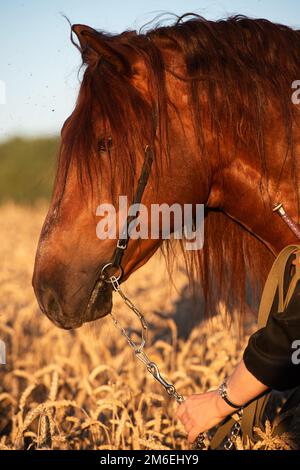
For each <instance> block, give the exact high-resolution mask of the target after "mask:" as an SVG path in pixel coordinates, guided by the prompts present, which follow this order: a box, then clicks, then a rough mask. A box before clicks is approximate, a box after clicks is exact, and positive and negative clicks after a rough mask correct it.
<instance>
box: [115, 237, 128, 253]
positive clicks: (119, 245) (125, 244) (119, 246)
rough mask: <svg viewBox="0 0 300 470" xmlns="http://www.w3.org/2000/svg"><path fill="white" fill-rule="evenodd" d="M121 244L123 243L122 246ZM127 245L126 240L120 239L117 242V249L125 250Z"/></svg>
mask: <svg viewBox="0 0 300 470" xmlns="http://www.w3.org/2000/svg"><path fill="white" fill-rule="evenodd" d="M122 242H123V245H122ZM127 243H128V240H127V239H123V238H120V239H119V240H118V242H117V248H120V250H126V248H127Z"/></svg>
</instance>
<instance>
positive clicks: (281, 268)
mask: <svg viewBox="0 0 300 470" xmlns="http://www.w3.org/2000/svg"><path fill="white" fill-rule="evenodd" d="M293 253H295V254H296V270H295V274H294V276H293V278H292V280H291V282H290V285H289V289H288V292H287V294H286V296H285V298H284V272H285V267H286V263H287V260H288V258H289V257H290V255H291V254H293ZM299 279H300V245H288V246H286V247H285V248H283V249H282V250H281V252H280V253H279V255H278V256H277V258H276V259H275V261H274V263H273V265H272V268H271V270H270V272H269V275H268V277H267V280H266V283H265V286H264V290H263V293H262V297H261V301H260V305H259V311H258V329H261V328H263V327H264V326H265V325H266V324H267V321H268V318H269V314H270V311H271V307H272V304H273V301H274V297H275V294H276V290H277V288H278V311H279V312H283V311H284V308H285V307H286V306H287V305H288V302H289V301H290V299H291V296H292V294H293V292H294V289H295V287H296V283H297V281H298V280H299ZM269 395H270V394H269V393H268V394H265V395H264V396H262V397H260V398H258V399H257V400H254V401H253V402H251V403H250V404H249V405H248V406H247V407H245V408H244V412H243V417H242V421H241V427H242V433H243V442H244V443H245V442H246V439H247V437H248V438H250V439H251V440H253V439H254V431H253V428H254V427H256V426H257V427H258V426H260V424H261V419H262V416H263V413H264V410H265V407H266V405H267V402H268V399H269ZM234 422H235V420H234V419H233V418H231V419H229V420H228V421H226V422H225V423H224V424H223V425H221V426H220V427H219V428H218V430H217V432H216V433H215V435H214V437H213V438H212V441H211V445H210V447H211V449H217V448H218V447H219V446H220V445H221V443H222V442H223V440H224V439H225V437H226V435H227V434H228V432H229V430H230V429H231V427H232V426H233V424H234Z"/></svg>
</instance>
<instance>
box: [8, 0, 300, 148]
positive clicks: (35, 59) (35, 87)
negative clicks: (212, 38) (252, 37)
mask: <svg viewBox="0 0 300 470" xmlns="http://www.w3.org/2000/svg"><path fill="white" fill-rule="evenodd" d="M162 12H171V13H176V14H177V15H180V14H183V13H186V12H194V13H198V14H201V15H202V16H204V17H206V18H209V19H219V18H224V17H226V16H228V15H230V14H237V13H240V14H245V15H248V16H250V17H254V18H258V17H264V18H267V19H270V20H271V21H275V22H280V23H284V24H287V25H290V26H292V27H297V28H299V29H300V2H299V0H285V1H282V0H217V1H214V0H213V1H208V0H191V1H188V0H181V1H179V0H151V1H149V0H148V1H142V0H139V1H138V0H123V1H122V0H84V1H83V0H0V140H6V139H8V138H10V137H13V136H28V137H30V136H40V135H44V136H50V135H56V134H58V133H59V132H60V129H61V127H62V125H63V123H64V121H65V119H66V118H67V117H68V116H69V114H70V113H71V112H72V110H73V108H74V104H75V101H76V96H77V93H78V89H79V79H78V70H79V67H80V64H81V59H80V54H79V52H78V51H77V49H76V48H75V47H74V46H73V45H72V44H71V42H70V27H69V24H68V22H67V21H66V19H65V18H64V17H63V15H66V16H67V17H68V18H69V20H70V21H71V23H82V24H87V25H89V26H92V27H94V28H96V29H102V30H106V31H110V32H112V33H120V32H122V31H124V30H126V29H133V30H138V29H139V28H140V27H141V26H142V25H143V24H145V23H147V22H148V21H150V20H151V19H153V18H154V17H155V16H156V15H158V14H159V13H162ZM299 78H300V77H299Z"/></svg>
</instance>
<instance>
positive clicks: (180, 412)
mask: <svg viewBox="0 0 300 470" xmlns="http://www.w3.org/2000/svg"><path fill="white" fill-rule="evenodd" d="M185 411H186V405H185V403H181V405H180V406H179V407H178V409H177V413H176V415H177V418H179V419H180V420H181V417H182V415H183V414H184V413H185Z"/></svg>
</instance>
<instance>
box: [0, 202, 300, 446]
mask: <svg viewBox="0 0 300 470" xmlns="http://www.w3.org/2000/svg"><path fill="white" fill-rule="evenodd" d="M45 210H46V209H45V207H44V206H40V207H39V208H24V207H21V206H16V205H13V204H6V205H4V206H2V207H1V208H0V219H1V232H0V259H1V266H0V289H1V296H0V299H1V300H0V302H1V304H0V339H2V340H3V341H5V343H6V348H7V364H6V365H5V366H4V365H1V366H0V449H1V450H5V449H136V450H137V449H166V450H171V449H188V448H189V445H188V443H187V441H186V439H185V433H184V430H183V427H182V426H181V424H180V423H179V422H178V420H177V419H176V416H175V412H176V407H177V405H176V403H173V402H172V400H170V399H169V398H168V397H167V396H166V394H165V393H164V391H163V390H162V389H161V388H160V386H159V385H158V384H157V383H156V382H155V380H154V379H153V378H152V377H151V376H150V375H149V374H148V373H147V372H146V371H145V369H144V367H143V365H142V364H140V363H139V362H137V360H136V359H135V358H134V356H133V353H132V351H131V349H130V348H129V345H128V344H127V343H126V341H125V339H124V338H123V337H122V336H121V334H120V332H119V331H118V330H116V328H115V326H114V324H113V322H112V319H111V318H110V317H107V318H105V319H104V320H101V321H99V322H97V323H96V324H91V325H86V326H84V327H82V328H81V329H79V330H76V331H63V330H60V329H58V328H57V327H55V326H54V325H52V324H51V323H50V321H49V320H48V319H47V318H46V317H44V316H43V315H42V314H41V312H40V311H39V309H38V306H37V303H36V301H35V298H34V294H33V291H32V287H31V275H32V269H33V262H34V253H35V249H36V244H37V240H38V235H39V231H40V229H41V224H42V221H43V218H44V215H45ZM173 278H174V283H173V284H171V283H170V282H169V275H168V273H167V271H166V268H165V265H164V260H163V258H161V257H160V255H156V256H155V257H154V258H153V259H152V260H150V262H149V263H148V264H147V265H146V266H145V267H143V268H141V269H140V270H139V271H138V272H137V273H135V274H134V275H133V276H132V278H130V279H129V281H127V282H126V283H125V284H124V291H125V292H126V293H127V294H128V295H129V297H130V298H131V299H132V300H134V302H135V303H136V304H137V306H138V307H139V308H140V309H141V310H142V311H143V312H144V313H145V316H146V318H147V319H148V321H149V324H150V335H149V342H148V347H147V353H148V355H149V356H150V357H151V359H152V360H154V361H156V362H157V363H158V364H159V366H160V368H161V372H162V374H163V375H164V376H165V377H166V378H168V379H170V380H171V381H172V382H174V383H175V384H176V387H177V389H178V391H179V392H180V393H182V394H184V395H189V394H191V393H197V392H202V391H205V390H208V389H209V388H212V387H216V386H218V384H219V383H220V381H221V380H222V378H224V376H226V375H227V374H229V373H230V372H231V371H232V369H233V367H234V366H235V364H236V363H237V361H238V360H239V358H240V357H241V355H242V351H243V347H244V346H245V344H246V341H247V337H245V338H244V339H242V340H238V335H237V334H236V332H235V328H234V327H232V328H231V330H229V329H228V328H226V327H225V326H224V322H223V321H222V319H221V318H219V317H217V316H215V317H214V318H213V319H212V320H211V321H210V322H208V321H201V322H199V321H198V322H197V312H196V311H194V309H193V303H192V301H191V299H190V296H189V294H188V290H187V287H186V285H187V279H186V277H185V274H184V270H183V269H182V266H181V264H180V262H179V264H178V266H177V267H176V266H175V270H174V276H173ZM114 312H115V314H116V315H117V317H118V319H120V320H121V322H122V324H123V325H125V326H129V325H130V326H131V327H132V328H133V329H134V328H137V327H138V323H137V322H136V319H134V318H133V316H132V315H133V314H132V313H131V312H130V311H129V310H128V309H127V308H126V307H125V306H124V305H123V304H122V302H121V301H120V299H119V298H116V299H115V303H114ZM277 400H278V397H277ZM294 421H295V422H294V423H293V426H292V427H291V432H290V433H287V434H285V435H283V436H281V437H276V436H273V435H272V432H273V429H272V426H271V425H270V424H269V423H268V422H267V423H266V427H265V430H264V431H263V432H260V438H261V439H260V440H259V441H258V442H257V443H256V444H254V443H251V442H248V444H247V445H246V448H251V449H259V448H267V449H291V448H295V446H296V441H297V440H298V439H297V435H296V431H295V430H294V428H295V426H296V424H297V423H298V421H300V412H299V413H298V420H297V413H296V414H295V420H294ZM295 423H296V424H295ZM237 448H238V449H242V448H243V445H242V443H241V441H240V439H238V441H237Z"/></svg>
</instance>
